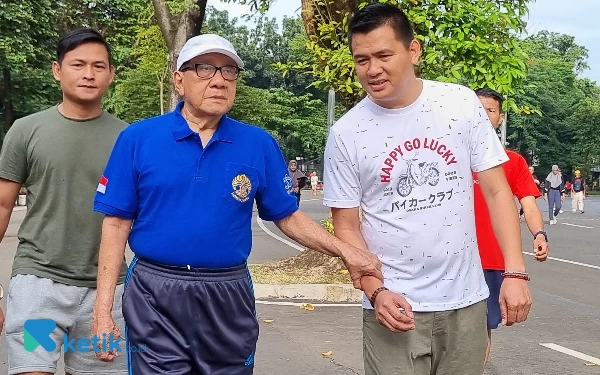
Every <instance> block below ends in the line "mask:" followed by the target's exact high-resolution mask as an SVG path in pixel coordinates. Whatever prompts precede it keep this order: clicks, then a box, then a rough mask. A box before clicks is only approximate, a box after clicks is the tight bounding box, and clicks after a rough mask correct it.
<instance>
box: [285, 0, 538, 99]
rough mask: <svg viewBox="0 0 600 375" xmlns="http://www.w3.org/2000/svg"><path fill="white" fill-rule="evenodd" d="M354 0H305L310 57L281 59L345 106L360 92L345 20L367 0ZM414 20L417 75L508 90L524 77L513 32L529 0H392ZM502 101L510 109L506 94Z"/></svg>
mask: <svg viewBox="0 0 600 375" xmlns="http://www.w3.org/2000/svg"><path fill="white" fill-rule="evenodd" d="M370 2H375V1H357V0H344V1H334V0H303V1H302V9H303V18H304V25H305V28H306V30H307V33H308V35H309V39H310V41H309V44H308V47H309V49H310V51H311V55H310V57H309V58H308V59H306V60H301V61H297V62H292V63H290V64H282V65H280V69H282V70H283V71H284V72H288V71H289V70H294V69H299V70H302V71H305V72H306V73H307V74H309V75H310V76H312V77H314V79H315V82H314V83H313V84H314V85H316V86H318V87H321V88H329V87H333V88H334V89H335V90H336V91H337V92H338V93H339V94H340V95H341V99H342V101H343V102H344V104H345V105H346V106H347V107H350V106H352V105H353V104H354V103H356V102H357V101H358V100H360V99H361V97H362V96H363V94H364V92H363V91H362V88H361V86H360V84H359V82H358V81H357V79H356V77H355V74H354V62H353V60H352V57H351V55H350V49H349V47H348V37H347V30H348V21H349V18H350V17H351V16H352V14H353V13H354V12H355V11H356V10H357V9H358V8H359V7H360V6H364V5H366V4H367V3H370ZM386 2H387V3H391V4H394V5H397V6H398V7H399V8H401V9H402V10H404V11H405V12H406V14H407V16H408V17H409V19H410V20H411V21H412V23H413V26H414V29H415V32H416V35H417V39H418V40H419V41H420V42H421V44H422V46H423V54H422V61H421V64H420V65H419V66H418V71H419V72H420V74H421V76H422V77H423V78H428V79H436V80H440V81H447V82H459V83H466V84H468V85H469V86H471V87H473V88H478V87H483V86H488V87H491V88H494V89H497V90H498V91H500V92H501V93H503V94H506V95H509V96H511V97H512V96H513V95H514V94H515V93H516V92H517V90H518V87H519V83H520V81H521V80H522V79H523V78H524V77H525V75H526V65H525V63H524V60H525V57H526V56H525V54H524V53H523V51H522V50H521V48H520V47H519V44H518V43H517V42H518V39H517V38H516V37H515V34H517V33H520V32H522V31H524V29H525V22H524V21H523V20H522V16H523V15H524V14H525V13H526V12H527V3H528V0H495V1H489V0H446V1H443V2H442V1H440V0H405V1H401V0H390V1H386ZM507 103H508V106H509V107H510V108H512V109H516V105H515V103H514V101H513V100H512V99H509V100H508V101H507Z"/></svg>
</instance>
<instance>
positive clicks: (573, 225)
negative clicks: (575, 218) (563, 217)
mask: <svg viewBox="0 0 600 375" xmlns="http://www.w3.org/2000/svg"><path fill="white" fill-rule="evenodd" d="M561 224H562V225H568V226H570V227H577V228H585V229H594V227H586V226H585V225H577V224H569V223H561Z"/></svg>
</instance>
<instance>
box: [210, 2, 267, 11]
mask: <svg viewBox="0 0 600 375" xmlns="http://www.w3.org/2000/svg"><path fill="white" fill-rule="evenodd" d="M221 1H222V2H224V3H227V4H229V3H238V4H242V5H250V11H252V12H258V13H265V12H266V11H267V10H269V8H270V7H271V5H272V4H273V2H274V1H275V0H221Z"/></svg>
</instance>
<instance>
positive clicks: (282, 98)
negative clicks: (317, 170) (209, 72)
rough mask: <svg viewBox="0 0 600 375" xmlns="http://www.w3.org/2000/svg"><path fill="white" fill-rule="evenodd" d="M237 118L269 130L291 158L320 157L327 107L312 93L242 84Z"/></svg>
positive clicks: (324, 134)
mask: <svg viewBox="0 0 600 375" xmlns="http://www.w3.org/2000/svg"><path fill="white" fill-rule="evenodd" d="M230 115H231V116H232V117H233V118H236V119H239V120H240V121H243V122H247V123H250V124H253V125H257V126H260V127H262V128H264V129H266V130H267V131H269V132H270V133H271V134H272V135H273V136H274V137H275V139H277V141H278V143H279V145H280V146H281V148H282V149H283V151H284V154H285V156H286V158H287V159H289V158H293V157H296V156H304V157H306V158H308V159H312V158H318V157H320V156H321V155H322V154H323V152H324V148H325V141H326V137H327V106H326V105H325V103H323V102H322V101H320V100H317V99H314V98H313V97H312V95H310V94H305V95H302V96H296V95H294V94H292V93H290V92H289V91H286V90H284V89H282V88H274V89H269V90H267V89H260V88H255V87H250V86H246V85H244V84H239V85H238V92H237V97H236V101H235V104H234V106H233V109H232V111H231V113H230Z"/></svg>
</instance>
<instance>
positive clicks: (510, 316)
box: [500, 278, 531, 326]
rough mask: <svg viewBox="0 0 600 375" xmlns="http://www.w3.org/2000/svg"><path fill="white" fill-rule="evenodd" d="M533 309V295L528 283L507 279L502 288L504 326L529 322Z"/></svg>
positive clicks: (501, 306)
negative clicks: (530, 311) (528, 317)
mask: <svg viewBox="0 0 600 375" xmlns="http://www.w3.org/2000/svg"><path fill="white" fill-rule="evenodd" d="M530 309H531V293H530V292H529V286H528V285H527V281H525V280H520V279H511V278H505V279H504V281H503V282H502V287H501V288H500V310H501V313H502V324H503V325H505V326H512V325H513V324H515V323H522V322H524V321H525V320H527V316H528V315H529V310H530Z"/></svg>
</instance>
